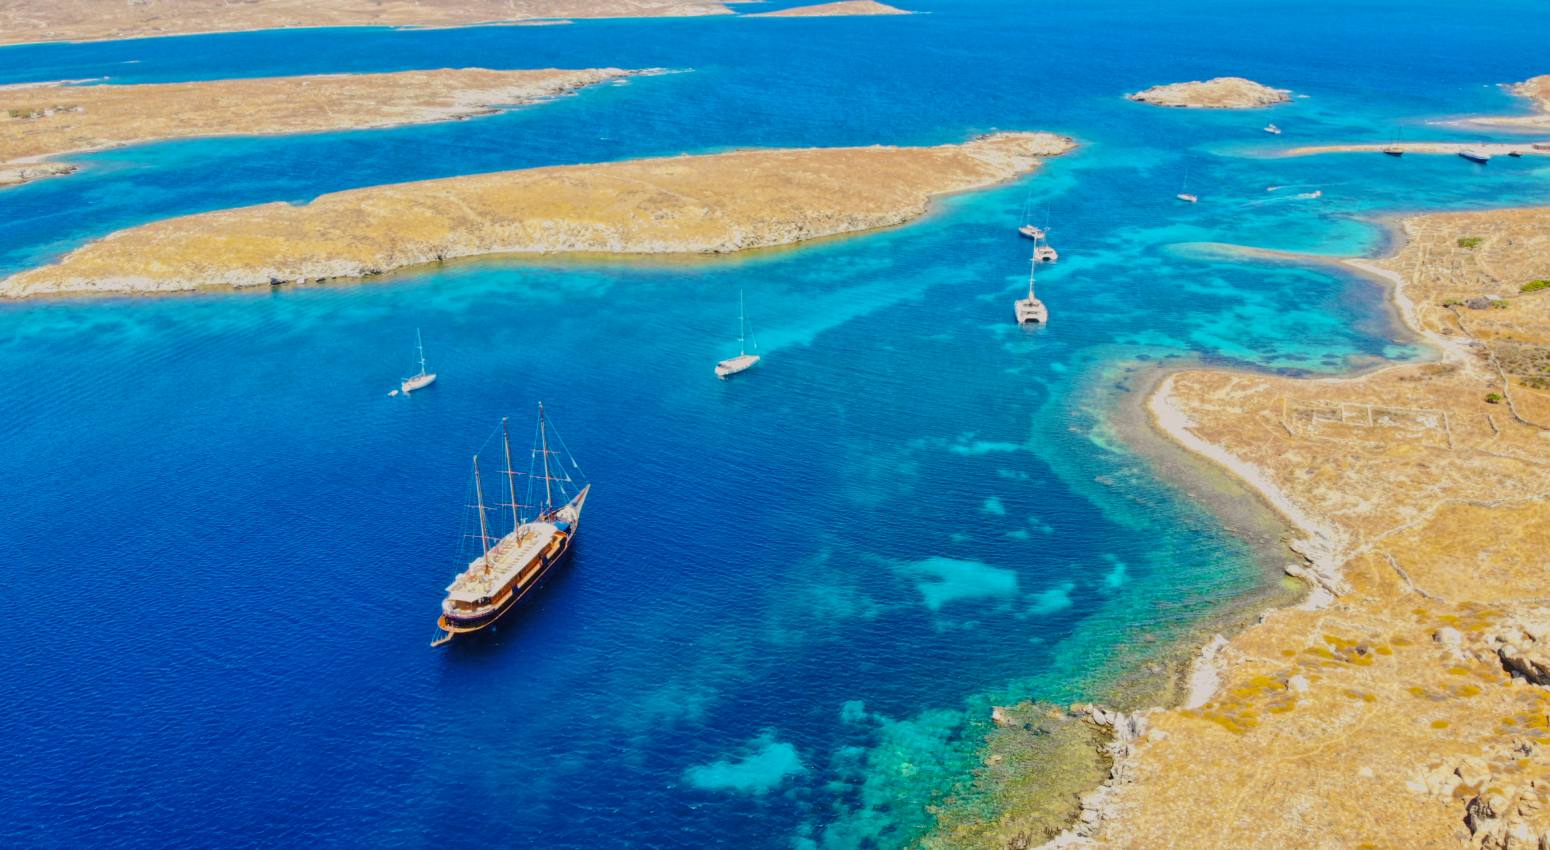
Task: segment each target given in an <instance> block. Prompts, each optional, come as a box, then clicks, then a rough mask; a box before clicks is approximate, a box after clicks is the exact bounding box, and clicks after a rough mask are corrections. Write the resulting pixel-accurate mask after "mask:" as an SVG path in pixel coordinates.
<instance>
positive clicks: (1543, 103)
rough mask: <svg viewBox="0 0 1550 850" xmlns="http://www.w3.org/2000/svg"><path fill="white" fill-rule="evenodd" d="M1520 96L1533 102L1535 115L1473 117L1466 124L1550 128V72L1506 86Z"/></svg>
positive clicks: (1534, 128)
mask: <svg viewBox="0 0 1550 850" xmlns="http://www.w3.org/2000/svg"><path fill="white" fill-rule="evenodd" d="M1505 88H1506V89H1507V91H1510V92H1512V93H1513V94H1515V95H1517V96H1518V97H1521V98H1525V99H1527V100H1528V101H1529V102H1530V103H1531V104H1533V106H1534V109H1535V110H1536V112H1535V113H1534V114H1533V115H1504V116H1486V117H1481V118H1471V119H1469V120H1468V121H1465V122H1464V123H1466V124H1473V125H1477V126H1483V127H1502V128H1507V129H1516V130H1531V131H1532V130H1550V74H1541V75H1539V76H1537V77H1530V78H1529V79H1527V80H1524V81H1523V82H1521V83H1513V84H1511V85H1508V86H1506V87H1505Z"/></svg>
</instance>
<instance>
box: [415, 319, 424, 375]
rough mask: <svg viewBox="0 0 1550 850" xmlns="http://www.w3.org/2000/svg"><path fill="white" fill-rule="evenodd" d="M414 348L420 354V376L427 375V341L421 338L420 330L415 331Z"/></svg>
mask: <svg viewBox="0 0 1550 850" xmlns="http://www.w3.org/2000/svg"><path fill="white" fill-rule="evenodd" d="M414 347H415V348H416V349H417V350H419V352H420V374H422V375H423V374H425V340H424V339H422V338H421V337H420V329H419V328H415V329H414Z"/></svg>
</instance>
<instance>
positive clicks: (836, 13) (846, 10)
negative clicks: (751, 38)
mask: <svg viewBox="0 0 1550 850" xmlns="http://www.w3.org/2000/svg"><path fill="white" fill-rule="evenodd" d="M913 14H914V12H906V11H905V10H903V9H896V8H894V7H893V6H889V5H888V4H886V3H878V2H877V0H840V2H838V3H819V4H818V5H816V6H795V7H792V8H790V9H778V10H776V11H774V12H759V13H757V14H752V15H745V16H744V17H748V18H836V17H844V16H847V15H913Z"/></svg>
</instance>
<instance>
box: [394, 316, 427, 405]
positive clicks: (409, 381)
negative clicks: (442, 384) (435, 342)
mask: <svg viewBox="0 0 1550 850" xmlns="http://www.w3.org/2000/svg"><path fill="white" fill-rule="evenodd" d="M414 347H415V351H417V352H418V353H419V358H420V371H419V372H416V373H415V374H413V375H410V376H409V377H407V378H405V379H403V381H401V382H399V384H398V388H399V389H400V390H402V391H403V393H404V395H408V394H410V393H412V392H414V391H415V390H422V389H425V388H426V387H428V386H430V385H431V384H434V383H436V373H435V372H431V371H429V370H427V369H426V368H425V341H424V340H423V339H421V338H420V329H419V328H415V329H414Z"/></svg>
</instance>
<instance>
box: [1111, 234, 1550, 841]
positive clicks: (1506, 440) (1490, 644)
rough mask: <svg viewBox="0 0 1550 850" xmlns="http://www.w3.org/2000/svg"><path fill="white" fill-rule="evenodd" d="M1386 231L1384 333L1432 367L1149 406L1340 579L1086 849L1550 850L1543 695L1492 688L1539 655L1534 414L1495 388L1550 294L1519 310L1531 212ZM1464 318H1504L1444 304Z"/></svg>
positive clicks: (1260, 633) (1270, 385)
mask: <svg viewBox="0 0 1550 850" xmlns="http://www.w3.org/2000/svg"><path fill="white" fill-rule="evenodd" d="M1405 227H1406V230H1407V232H1408V234H1409V236H1410V241H1409V243H1408V244H1407V245H1406V247H1405V248H1404V249H1403V250H1402V251H1401V252H1400V253H1399V254H1398V255H1397V256H1395V257H1393V258H1390V259H1387V260H1384V261H1382V262H1381V263H1379V264H1377V265H1378V266H1379V268H1380V270H1386V271H1388V272H1390V273H1392V274H1395V275H1397V276H1398V277H1399V278H1401V279H1402V283H1401V284H1400V286H1399V289H1398V292H1397V300H1398V303H1399V305H1400V308H1401V310H1402V311H1403V312H1404V314H1405V315H1406V317H1407V319H1408V320H1409V321H1410V322H1411V323H1412V324H1413V325H1414V326H1415V327H1417V328H1418V329H1420V330H1421V331H1423V332H1424V333H1426V334H1427V335H1428V336H1429V338H1431V339H1432V340H1433V341H1435V342H1436V343H1437V344H1438V345H1439V346H1440V347H1441V348H1442V349H1443V350H1444V352H1445V355H1444V358H1443V359H1442V360H1441V361H1440V362H1437V363H1430V364H1425V365H1406V366H1399V367H1392V368H1388V369H1385V370H1382V371H1379V372H1375V373H1372V374H1369V375H1366V376H1362V377H1358V378H1354V379H1338V380H1337V379H1330V380H1298V379H1291V378H1279V377H1268V376H1263V375H1247V374H1241V373H1232V372H1221V371H1190V372H1183V373H1180V374H1178V375H1176V376H1174V378H1173V380H1172V381H1171V382H1170V383H1169V384H1168V385H1167V390H1166V393H1167V395H1166V399H1167V403H1168V405H1170V406H1171V408H1172V410H1173V411H1174V412H1175V413H1177V414H1179V415H1182V416H1183V417H1185V418H1186V419H1187V420H1188V426H1187V427H1188V431H1189V432H1190V433H1191V434H1193V435H1194V436H1195V437H1198V438H1200V439H1203V440H1205V441H1206V442H1207V443H1209V444H1211V445H1214V446H1217V447H1220V448H1221V449H1225V450H1226V451H1227V452H1228V453H1229V454H1230V455H1231V458H1232V459H1233V464H1234V465H1235V467H1236V468H1237V470H1238V471H1239V472H1240V474H1244V475H1245V476H1246V477H1258V478H1260V479H1261V480H1263V481H1265V482H1267V483H1268V485H1269V486H1270V487H1273V488H1274V489H1275V490H1276V491H1277V495H1278V498H1280V499H1283V500H1284V501H1285V502H1286V503H1288V504H1290V505H1292V506H1293V507H1294V508H1295V509H1297V510H1298V511H1300V512H1302V513H1303V514H1304V515H1306V516H1308V517H1311V518H1312V522H1313V525H1315V526H1316V527H1314V528H1311V529H1308V531H1310V532H1311V533H1312V534H1313V535H1315V537H1316V538H1317V539H1316V540H1315V541H1314V542H1313V544H1312V545H1310V546H1309V547H1308V548H1309V549H1310V551H1320V552H1323V553H1325V555H1326V557H1327V558H1328V560H1329V563H1330V564H1331V565H1333V566H1337V567H1339V568H1340V574H1339V576H1338V581H1336V582H1334V584H1335V585H1336V586H1337V587H1338V589H1339V590H1340V591H1341V592H1340V593H1339V595H1338V596H1336V597H1334V598H1333V599H1332V600H1331V601H1329V602H1328V604H1326V605H1324V606H1323V607H1320V608H1317V609H1309V608H1298V609H1288V610H1281V611H1276V612H1273V613H1271V614H1269V615H1267V617H1266V618H1265V620H1264V621H1263V622H1262V623H1260V624H1258V625H1256V626H1253V627H1251V628H1249V629H1248V630H1247V631H1245V632H1244V633H1242V634H1240V635H1239V636H1237V637H1236V638H1234V639H1233V640H1232V641H1231V642H1230V644H1229V645H1228V647H1227V649H1225V650H1224V651H1223V653H1222V655H1221V659H1222V661H1223V662H1224V667H1225V672H1224V675H1223V680H1222V687H1221V688H1220V690H1219V691H1218V692H1217V693H1216V694H1215V696H1214V697H1213V698H1212V700H1211V701H1210V702H1208V703H1206V704H1205V705H1203V706H1200V707H1198V708H1196V709H1174V710H1168V711H1162V712H1158V713H1156V714H1154V715H1153V717H1152V721H1151V723H1152V728H1153V730H1154V731H1153V732H1152V733H1151V735H1150V737H1148V738H1147V739H1145V742H1144V743H1143V744H1142V745H1141V746H1140V747H1139V748H1138V750H1137V752H1136V755H1135V757H1134V759H1133V761H1132V762H1131V764H1130V768H1131V770H1130V772H1129V774H1128V776H1129V780H1128V781H1127V782H1124V783H1121V784H1118V785H1117V786H1116V787H1115V789H1114V792H1113V794H1112V795H1111V797H1110V798H1109V800H1108V803H1107V805H1108V806H1109V814H1108V817H1107V818H1106V819H1105V820H1104V822H1103V824H1102V826H1101V827H1100V828H1099V829H1098V830H1097V832H1096V836H1095V843H1096V844H1097V845H1098V846H1103V847H1115V848H1158V847H1190V848H1242V847H1310V848H1325V847H1327V848H1337V847H1338V848H1357V847H1371V848H1378V847H1384V848H1390V847H1391V848H1431V847H1436V848H1454V847H1459V846H1468V845H1469V842H1471V841H1473V842H1474V844H1473V846H1476V847H1480V846H1484V847H1487V848H1507V847H1517V846H1523V847H1534V846H1544V845H1543V844H1540V843H1539V842H1540V841H1541V840H1542V837H1544V836H1547V835H1550V833H1547V830H1550V814H1547V808H1546V806H1547V804H1550V688H1546V687H1545V686H1542V685H1539V684H1533V683H1531V682H1526V681H1524V680H1522V679H1514V678H1512V677H1510V676H1509V675H1508V672H1507V671H1506V670H1505V669H1504V664H1503V658H1505V657H1506V655H1507V653H1508V650H1507V649H1503V647H1504V646H1507V645H1508V644H1512V645H1513V646H1516V644H1517V643H1523V642H1525V641H1526V642H1527V643H1528V645H1529V646H1530V649H1529V650H1527V651H1528V652H1529V653H1530V654H1533V653H1536V652H1543V650H1537V649H1534V648H1533V642H1532V640H1529V639H1526V638H1523V637H1521V635H1522V634H1524V628H1525V626H1524V624H1543V623H1546V622H1547V621H1550V573H1547V567H1550V504H1547V497H1550V430H1547V426H1550V417H1543V418H1540V417H1541V416H1542V414H1543V412H1546V411H1550V405H1547V392H1546V391H1545V390H1542V389H1536V388H1531V387H1526V386H1524V385H1523V383H1522V381H1521V379H1519V378H1518V377H1517V376H1515V375H1511V374H1506V373H1505V372H1504V370H1503V369H1502V366H1501V361H1502V353H1501V352H1502V346H1503V345H1506V344H1507V343H1508V342H1511V343H1513V344H1516V345H1542V344H1544V343H1546V342H1550V289H1546V290H1543V291H1538V292H1531V293H1527V294H1524V293H1521V292H1520V289H1521V287H1522V284H1523V283H1525V282H1527V281H1529V280H1533V279H1540V278H1546V277H1550V210H1547V209H1535V210H1513V211H1500V212H1488V213H1467V214H1448V215H1430V216H1422V217H1419V218H1415V219H1411V220H1409V221H1408V222H1406V225H1405ZM1480 297H1483V298H1485V299H1487V301H1488V302H1502V303H1503V304H1504V305H1505V306H1491V305H1490V304H1489V303H1488V304H1487V305H1486V306H1484V308H1483V309H1471V308H1470V307H1468V306H1461V305H1459V304H1455V303H1454V302H1456V301H1460V300H1468V299H1472V298H1480ZM1514 362H1517V363H1520V364H1521V362H1523V361H1522V359H1521V358H1519V359H1518V360H1515V361H1514ZM1489 393H1495V394H1497V395H1498V396H1501V399H1500V400H1499V401H1497V402H1496V403H1491V402H1489V401H1488V400H1487V395H1488V394H1489ZM1530 414H1532V415H1530ZM1529 630H1530V631H1535V630H1537V631H1539V632H1541V633H1543V630H1544V628H1543V627H1541V626H1533V627H1532V628H1530V629H1529ZM1513 651H1516V650H1513ZM1536 657H1537V656H1536ZM1546 657H1547V658H1550V654H1547V656H1546ZM1466 815H1468V818H1467V819H1466ZM1515 842H1517V843H1515Z"/></svg>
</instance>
